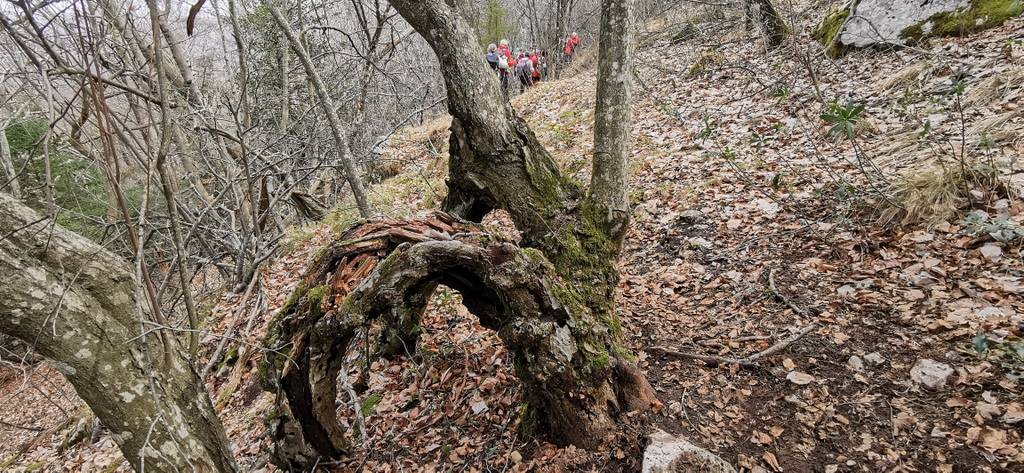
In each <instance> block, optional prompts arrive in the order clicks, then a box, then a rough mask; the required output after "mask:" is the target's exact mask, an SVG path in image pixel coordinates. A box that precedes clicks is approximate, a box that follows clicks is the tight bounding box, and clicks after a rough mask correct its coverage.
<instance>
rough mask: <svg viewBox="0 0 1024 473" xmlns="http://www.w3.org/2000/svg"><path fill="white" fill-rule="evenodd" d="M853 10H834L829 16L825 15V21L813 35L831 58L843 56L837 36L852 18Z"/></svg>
mask: <svg viewBox="0 0 1024 473" xmlns="http://www.w3.org/2000/svg"><path fill="white" fill-rule="evenodd" d="M851 10H852V8H851V7H844V8H841V9H838V10H833V11H832V12H830V13H829V14H828V15H825V20H824V21H822V22H821V24H820V25H818V27H817V28H815V29H814V32H812V33H811V35H812V36H813V37H814V39H816V40H818V42H820V43H821V44H822V45H823V46H825V48H826V50H825V53H826V54H828V55H829V57H836V56H839V55H840V54H842V49H843V48H842V47H841V46H840V45H839V41H836V36H838V35H839V29H840V28H842V27H843V24H844V23H846V19H847V18H849V17H850V11H851Z"/></svg>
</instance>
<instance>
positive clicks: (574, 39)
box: [562, 33, 580, 63]
mask: <svg viewBox="0 0 1024 473" xmlns="http://www.w3.org/2000/svg"><path fill="white" fill-rule="evenodd" d="M579 45H580V35H578V34H576V33H573V34H572V36H569V37H568V38H567V39H566V40H565V49H563V50H562V52H563V53H565V62H566V63H568V62H570V61H572V55H573V53H575V52H576V46H579Z"/></svg>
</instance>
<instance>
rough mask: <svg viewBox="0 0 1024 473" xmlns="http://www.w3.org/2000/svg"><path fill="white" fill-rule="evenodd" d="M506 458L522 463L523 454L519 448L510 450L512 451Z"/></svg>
mask: <svg viewBox="0 0 1024 473" xmlns="http://www.w3.org/2000/svg"><path fill="white" fill-rule="evenodd" d="M508 458H509V460H512V463H522V461H523V454H522V453H519V450H512V453H510V454H509V455H508Z"/></svg>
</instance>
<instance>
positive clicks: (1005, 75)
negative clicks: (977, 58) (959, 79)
mask: <svg viewBox="0 0 1024 473" xmlns="http://www.w3.org/2000/svg"><path fill="white" fill-rule="evenodd" d="M1022 88H1024V67H1022V66H1012V67H1010V68H1009V69H1006V70H1004V71H1001V72H998V73H995V74H992V75H991V76H989V77H987V78H985V80H983V81H981V82H980V83H979V84H978V85H976V86H974V87H971V88H970V89H968V91H967V96H965V97H964V105H965V106H968V107H979V106H986V105H990V104H993V103H997V102H999V101H1000V100H1011V99H1012V98H1013V97H1011V96H1012V95H1019V94H1020V93H1021V90H1022Z"/></svg>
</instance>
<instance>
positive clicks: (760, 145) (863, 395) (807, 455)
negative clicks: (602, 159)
mask: <svg viewBox="0 0 1024 473" xmlns="http://www.w3.org/2000/svg"><path fill="white" fill-rule="evenodd" d="M813 17H814V16H813V15H809V16H808V20H807V21H808V24H807V25H804V26H805V28H803V29H802V30H804V31H810V29H811V28H810V26H811V24H810V22H811V19H813ZM652 25H653V26H652V31H653V32H651V33H648V34H646V35H644V41H645V46H644V48H643V49H642V52H641V54H640V60H639V65H638V68H637V77H638V79H639V83H638V87H637V98H638V100H637V102H636V104H635V108H634V129H633V133H634V139H635V144H634V148H633V155H632V163H631V166H632V183H631V186H632V189H631V196H632V198H633V201H634V204H635V211H634V220H633V224H632V228H631V229H630V232H629V234H628V236H627V237H626V241H627V250H626V252H625V254H624V257H623V259H622V261H621V269H622V274H623V278H622V281H621V283H620V290H621V292H620V298H619V300H620V302H621V314H620V315H621V316H622V319H623V324H624V327H625V333H627V334H629V335H628V336H629V340H628V342H629V345H630V348H632V349H633V350H634V351H635V352H636V353H638V354H639V356H640V362H641V365H642V367H643V368H644V369H645V370H646V371H647V373H648V375H649V376H650V378H651V380H652V382H653V383H654V385H655V388H656V389H657V391H658V393H659V396H660V398H661V400H662V402H663V403H664V404H665V406H666V408H665V410H664V411H663V412H661V413H659V414H658V415H657V416H655V425H656V426H657V427H658V428H660V429H662V430H665V431H667V432H669V433H673V434H681V435H685V436H686V437H688V438H690V439H691V440H692V441H694V442H696V443H698V444H700V445H702V446H704V447H706V448H708V449H710V450H712V451H714V452H716V453H718V454H719V455H720V456H722V457H723V458H725V459H726V460H728V461H730V462H732V463H733V464H735V465H737V466H741V467H744V468H746V469H747V470H748V471H759V472H761V471H778V472H781V471H799V472H803V471H808V472H810V471H826V472H837V471H869V470H874V471H905V470H909V471H942V472H951V471H1020V470H1021V469H1022V468H1024V441H1022V432H1024V431H1022V429H1024V405H1022V404H1024V402H1022V401H1021V399H1022V398H1024V395H1022V390H1024V386H1022V382H1021V379H1020V376H1021V375H1022V373H1024V342H1022V341H1021V336H1022V331H1024V315H1022V314H1024V300H1022V298H1021V294H1022V293H1024V281H1022V279H1021V278H1022V277H1024V260H1022V255H1021V244H1020V243H1021V238H1024V229H1021V226H1020V225H1021V224H1022V223H1024V203H1022V201H1021V200H1020V199H1019V197H1018V195H1019V194H1018V192H1019V191H1020V190H1021V184H1022V183H1024V170H1022V169H1021V168H1020V163H1019V162H1018V161H1019V159H1018V158H1019V157H1020V155H1021V153H1022V151H1024V138H1022V137H1024V108H1022V104H1024V88H1022V87H1024V85H1022V84H1024V53H1022V50H1024V45H1022V44H1021V43H1020V41H1019V40H1018V39H1016V38H1021V37H1024V19H1021V18H1018V19H1014V20H1011V21H1009V22H1007V23H1006V24H1004V25H1003V26H1001V27H999V28H996V29H993V30H989V31H986V32H983V33H980V34H977V35H974V36H971V37H969V38H966V39H942V40H936V41H934V42H932V43H930V44H929V45H923V46H921V47H918V48H913V49H906V50H901V51H897V52H884V53H883V52H878V51H858V52H853V53H851V54H848V55H847V56H845V57H843V58H841V59H839V60H836V61H832V60H828V59H826V58H825V57H824V56H823V55H821V54H820V46H818V45H817V44H815V43H813V40H812V39H811V38H809V37H808V36H800V37H797V38H794V39H792V40H790V41H789V42H787V44H786V45H784V47H783V48H782V49H778V50H773V51H765V49H764V47H763V45H762V43H761V41H760V40H759V39H758V38H757V37H756V36H754V35H752V34H751V33H748V32H746V31H743V30H742V28H740V27H728V28H727V27H724V26H722V20H719V19H716V18H714V17H703V16H694V15H686V14H682V13H678V14H672V15H669V16H666V17H665V18H663V19H661V20H660V21H659V22H658V23H656V24H655V23H652ZM733 26H735V25H733ZM712 45H713V46H712ZM588 61H593V59H592V57H591V59H587V57H586V56H583V57H581V58H580V62H581V64H577V65H576V67H574V68H573V69H572V70H571V71H570V73H569V74H568V76H567V77H566V78H564V79H562V80H560V81H555V82H550V83H542V84H540V85H538V86H536V87H534V88H533V89H531V90H529V91H527V92H526V93H524V94H522V95H520V96H518V97H516V98H515V99H514V104H515V106H516V108H517V109H518V110H519V111H520V112H521V114H522V115H523V116H524V117H525V118H526V119H527V121H528V122H529V123H530V125H531V126H532V127H533V129H534V131H535V132H536V133H537V135H538V136H539V138H540V139H541V141H542V142H543V143H544V144H545V145H546V146H547V147H548V149H549V150H551V151H552V153H553V154H554V155H555V157H556V159H558V161H559V163H560V164H561V165H562V166H563V167H564V168H565V169H567V170H570V171H571V172H572V173H573V175H574V177H576V178H578V179H580V180H581V181H587V180H588V179H589V176H588V175H587V173H588V171H589V156H590V150H591V146H592V133H593V131H592V129H591V123H592V115H593V108H594V83H595V79H594V77H593V72H592V70H591V68H590V67H589V66H590V65H591V63H589V62H588ZM858 105H863V106H864V109H863V112H861V113H859V114H857V113H853V112H855V110H856V109H857V108H858ZM848 115H853V116H851V117H849V118H844V117H845V116H848ZM847 125H848V126H849V128H846V126H847ZM831 130H835V131H834V132H830V131H831ZM446 150H447V120H446V119H445V118H436V119H434V120H432V121H429V122H427V123H425V124H423V125H421V126H418V127H414V128H410V129H406V130H402V131H401V132H399V133H397V134H396V135H395V136H394V137H392V138H391V139H390V141H389V148H388V149H387V150H386V151H385V153H384V155H383V157H382V160H381V162H380V163H378V165H377V166H376V167H375V169H374V170H373V175H374V176H376V177H377V178H378V179H379V180H380V182H378V183H376V184H374V185H372V186H371V187H370V189H369V190H370V193H371V196H372V199H373V200H374V201H375V202H376V204H377V208H379V209H382V210H384V211H385V212H387V213H389V216H391V217H403V216H408V215H413V214H416V213H417V212H419V211H422V210H425V209H429V208H434V207H436V205H437V204H438V202H440V199H441V198H442V197H443V194H444V192H445V187H444V177H445V173H446V168H445V166H446V162H445V158H446ZM353 221H355V216H354V213H353V212H352V211H351V210H350V209H345V208H339V209H335V210H334V211H332V213H331V215H329V216H328V218H327V219H326V220H325V222H324V223H323V224H320V225H314V226H308V227H303V228H296V229H294V230H293V231H292V234H291V236H290V238H289V241H287V242H285V244H284V247H285V248H286V249H287V250H288V252H287V255H286V256H283V257H281V258H279V259H277V260H276V261H274V262H272V263H271V264H270V265H269V266H267V267H266V268H265V269H264V276H265V278H264V279H265V281H266V282H265V287H264V288H265V293H266V296H265V298H262V299H261V298H260V297H258V296H255V294H257V293H258V291H251V292H247V295H246V296H238V295H235V296H226V297H224V298H223V299H222V300H221V301H220V302H219V303H218V304H217V306H216V307H215V308H214V309H213V312H212V315H213V320H216V321H217V322H216V325H215V326H214V327H212V330H211V332H212V333H218V334H220V333H228V334H229V335H228V337H229V339H230V340H231V341H232V343H229V344H226V350H227V351H228V355H229V356H227V357H226V361H225V362H224V363H222V364H221V365H219V366H217V367H215V368H214V369H213V370H212V371H211V375H210V376H209V378H208V386H209V388H210V389H211V392H212V393H213V396H214V400H215V402H216V403H217V406H218V409H222V414H223V418H224V419H225V424H226V428H227V430H228V434H229V436H230V437H231V439H232V444H233V448H234V451H235V452H236V456H237V458H238V460H239V462H240V464H242V465H243V466H244V467H246V468H250V469H260V468H270V467H268V466H267V464H266V455H265V452H264V450H265V449H266V448H267V446H268V442H267V441H266V439H265V438H264V436H265V431H264V427H263V424H262V421H261V420H260V419H261V417H262V416H263V415H264V414H265V411H266V410H267V408H268V406H269V405H270V403H269V401H268V397H269V394H266V393H263V392H262V391H261V388H260V387H259V384H258V382H257V381H256V379H255V378H256V377H255V366H256V361H257V359H258V357H259V350H260V340H261V339H262V337H263V334H264V333H265V330H266V324H267V322H268V321H269V317H270V315H271V314H272V313H273V312H274V311H275V310H276V309H277V308H279V307H280V306H281V305H283V303H284V301H285V300H286V299H287V297H288V295H289V294H290V291H291V289H292V288H293V287H294V285H295V283H296V281H297V279H298V277H299V276H300V275H301V273H302V271H303V269H304V265H305V263H306V261H307V260H308V259H309V258H310V256H311V255H312V254H314V253H315V252H316V251H317V250H318V248H320V247H321V246H322V245H323V244H325V242H327V241H329V240H330V238H331V236H332V235H333V234H335V233H336V232H337V231H338V230H339V229H341V228H344V227H346V226H347V225H349V224H350V223H352V222H353ZM486 223H487V224H488V225H489V226H490V227H491V228H493V229H494V231H497V232H506V233H508V234H509V235H512V236H514V230H513V229H512V228H511V225H510V223H509V222H508V221H507V219H505V218H503V216H502V215H501V213H500V212H498V213H495V214H494V215H491V216H489V217H488V220H487V222H486ZM424 324H425V335H424V337H423V339H422V341H421V346H419V347H418V348H417V353H416V355H415V356H414V357H412V358H411V359H400V360H380V361H376V362H374V364H373V366H372V369H371V370H370V374H369V376H368V379H367V380H366V385H367V390H366V392H364V393H362V394H361V395H360V396H359V399H358V400H357V401H356V402H354V403H353V402H352V401H351V400H349V398H348V396H347V394H346V393H344V392H343V393H342V398H343V400H344V401H343V402H344V404H343V405H342V407H341V408H339V415H340V416H341V417H342V418H343V419H345V421H346V422H348V423H349V424H350V425H355V423H356V422H357V421H356V420H355V419H356V418H357V416H355V415H354V414H355V410H356V409H358V410H360V411H361V413H362V414H363V417H365V438H364V439H363V440H362V441H361V442H359V446H358V449H357V451H356V452H355V454H354V455H353V456H352V457H351V458H350V459H349V460H346V461H344V462H341V463H339V464H337V465H333V467H335V468H336V469H337V470H338V471H355V470H365V471H419V470H423V471H436V470H444V471H463V470H467V471H485V470H488V471H506V470H508V471H528V470H540V471H577V470H590V469H596V470H612V471H617V470H630V469H634V468H635V467H636V466H637V465H638V455H639V452H640V451H641V449H642V447H643V445H642V441H643V440H642V435H641V434H642V432H632V433H624V434H623V435H622V436H621V437H620V438H618V439H615V440H614V441H613V442H612V443H611V446H610V447H609V448H608V449H607V450H606V451H600V452H584V451H580V450H578V449H575V448H572V447H570V448H556V447H555V446H553V445H550V444H546V443H543V442H539V441H537V440H533V439H530V438H529V437H524V436H517V435H516V434H517V433H522V432H518V429H517V427H518V425H519V415H520V402H519V385H518V383H517V382H516V380H515V376H514V373H513V370H512V367H511V366H510V361H509V359H508V357H507V353H506V351H505V350H504V348H503V347H502V346H501V343H500V341H499V340H498V339H497V337H495V336H494V335H493V334H491V333H488V332H487V331H485V330H484V329H482V328H481V327H480V326H479V324H478V323H477V322H476V320H474V318H473V317H472V316H470V315H469V313H468V312H467V311H466V310H465V308H464V307H462V306H461V305H460V303H459V296H458V294H457V293H454V292H452V291H441V292H440V293H439V296H437V297H436V298H435V300H434V301H433V303H432V306H431V309H430V310H429V311H428V316H427V317H426V319H425V320H424ZM218 341H219V338H218V337H214V336H210V337H209V338H208V339H207V340H206V341H205V343H204V346H205V347H206V352H207V353H206V354H207V356H210V355H211V354H213V353H215V352H216V351H217V346H218ZM235 341H238V342H241V343H234V342H235ZM236 346H240V348H235V347H236ZM924 360H929V361H924ZM357 364H358V363H353V365H357ZM356 371H358V368H356V367H355V366H353V368H352V370H351V372H352V373H353V374H354V373H355V372H356ZM4 379H6V381H5V383H4V385H3V392H0V395H2V396H4V399H6V400H7V401H8V403H9V404H7V405H18V404H21V405H24V406H26V408H25V409H23V410H19V411H17V412H4V413H0V420H2V421H3V422H4V423H5V424H15V425H20V426H23V428H21V429H3V430H0V465H3V468H0V469H12V468H13V469H15V470H14V471H24V470H33V469H39V468H45V469H47V470H62V469H63V470H77V471H113V470H114V469H118V468H120V469H121V470H124V469H125V468H126V465H123V464H122V461H121V460H120V458H119V457H120V454H119V453H118V452H117V450H116V447H115V446H114V445H113V442H112V441H111V440H110V439H109V438H108V437H107V436H106V435H100V436H99V438H98V439H97V441H96V442H95V443H91V442H88V441H87V442H84V443H80V444H78V445H76V446H74V447H72V448H70V449H67V450H64V451H61V449H60V445H61V443H62V442H63V438H64V436H65V434H66V433H67V432H68V431H69V430H74V429H73V428H71V427H73V426H69V425H66V423H64V422H63V420H62V419H64V418H65V417H64V415H68V416H71V415H72V414H73V413H74V411H75V410H77V409H80V408H81V407H80V404H81V403H80V401H78V400H77V399H76V398H75V396H74V392H73V391H72V390H71V389H70V388H69V387H68V386H67V384H66V383H65V382H64V381H63V380H62V379H61V378H59V377H58V376H56V374H55V373H54V372H53V370H52V369H50V368H48V367H47V366H46V365H45V364H43V365H40V367H39V368H36V369H33V370H32V371H31V372H30V373H27V374H26V375H25V376H22V374H20V373H10V374H8V375H7V376H6V378H4ZM929 386H930V387H929ZM343 391H344V390H343ZM61 411H63V412H64V413H65V414H64V415H59V412H61ZM72 423H73V422H72ZM12 455H14V457H13V458H11V461H10V462H4V461H3V460H2V459H4V458H9V457H11V456H12ZM7 463H11V464H7ZM14 465H17V466H14Z"/></svg>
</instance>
